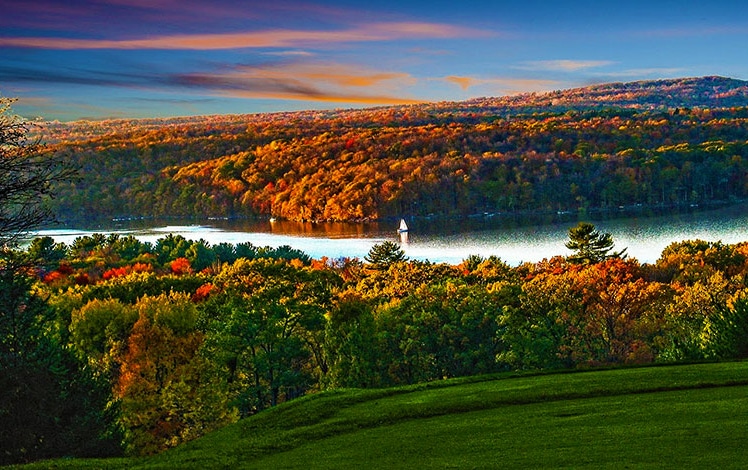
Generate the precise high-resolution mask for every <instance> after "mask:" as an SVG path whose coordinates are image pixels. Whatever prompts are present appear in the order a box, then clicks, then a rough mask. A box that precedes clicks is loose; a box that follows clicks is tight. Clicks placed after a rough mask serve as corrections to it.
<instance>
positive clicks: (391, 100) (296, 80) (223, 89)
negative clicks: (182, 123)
mask: <svg viewBox="0 0 748 470" xmlns="http://www.w3.org/2000/svg"><path fill="white" fill-rule="evenodd" d="M173 80H174V84H175V85H178V86H182V87H188V88H192V89H200V90H203V91H206V92H209V93H212V94H216V95H220V96H231V97H240V98H266V99H267V98H272V99H284V100H304V101H329V102H341V103H362V104H402V103H416V102H419V100H417V99H414V98H410V97H404V96H400V95H399V94H398V90H401V89H403V88H407V87H409V86H413V85H414V84H415V83H416V79H415V78H413V77H412V76H410V75H409V74H406V73H397V72H382V71H376V70H370V69H366V68H360V67H355V66H350V65H343V64H335V63H315V64H311V63H302V64H298V63H297V64H271V65H264V66H240V67H236V68H235V69H234V70H231V71H229V72H222V73H192V74H182V75H178V76H175V77H173Z"/></svg>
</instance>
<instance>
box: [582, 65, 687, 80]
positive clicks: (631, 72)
mask: <svg viewBox="0 0 748 470" xmlns="http://www.w3.org/2000/svg"><path fill="white" fill-rule="evenodd" d="M686 72H687V69H684V68H678V67H670V68H667V67H653V68H646V69H626V70H618V71H615V72H610V73H601V74H596V75H597V76H602V77H606V78H608V79H610V78H612V77H616V78H619V79H624V78H625V79H630V78H642V77H663V76H676V75H681V74H683V73H686Z"/></svg>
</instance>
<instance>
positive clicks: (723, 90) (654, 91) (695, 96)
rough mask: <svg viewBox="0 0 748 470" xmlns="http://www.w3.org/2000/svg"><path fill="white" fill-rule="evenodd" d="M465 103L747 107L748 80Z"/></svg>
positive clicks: (599, 88) (667, 82) (627, 85)
mask: <svg viewBox="0 0 748 470" xmlns="http://www.w3.org/2000/svg"><path fill="white" fill-rule="evenodd" d="M464 103H465V104H467V105H470V106H476V105H477V106H479V107H491V108H502V107H508V108H518V107H520V108H522V107H549V108H553V107H583V108H586V107H594V108H599V107H624V108H635V109H667V108H693V107H700V108H701V107H708V108H730V107H742V106H748V81H744V80H738V79H734V78H727V77H719V76H708V77H689V78H675V79H663V80H643V81H635V82H615V83H603V84H599V85H590V86H586V87H581V88H571V89H567V90H557V91H552V92H545V93H525V94H520V95H514V96H505V97H493V98H478V99H473V100H468V101H465V102H464Z"/></svg>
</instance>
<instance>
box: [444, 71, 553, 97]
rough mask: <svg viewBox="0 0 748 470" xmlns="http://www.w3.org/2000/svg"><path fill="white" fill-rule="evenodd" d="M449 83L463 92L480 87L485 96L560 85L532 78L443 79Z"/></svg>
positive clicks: (537, 89) (546, 88) (451, 76)
mask: <svg viewBox="0 0 748 470" xmlns="http://www.w3.org/2000/svg"><path fill="white" fill-rule="evenodd" d="M444 80H445V81H447V82H449V83H454V84H456V85H458V86H459V87H460V88H462V89H463V90H468V89H471V88H476V87H480V89H481V90H484V91H486V92H487V94H502V95H512V94H516V93H527V92H534V91H548V90H553V89H556V88H558V87H559V85H561V82H559V81H556V80H545V79H534V78H506V77H494V78H478V77H466V76H455V75H450V76H448V77H444Z"/></svg>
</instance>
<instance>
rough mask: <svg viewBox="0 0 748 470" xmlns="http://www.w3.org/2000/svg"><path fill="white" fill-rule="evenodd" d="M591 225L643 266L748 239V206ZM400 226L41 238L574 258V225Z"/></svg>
mask: <svg viewBox="0 0 748 470" xmlns="http://www.w3.org/2000/svg"><path fill="white" fill-rule="evenodd" d="M593 223H595V225H596V226H597V228H598V229H599V230H601V231H604V232H610V233H611V234H612V235H613V239H614V241H615V242H616V247H615V249H616V250H620V249H622V248H624V247H627V248H628V251H627V252H628V254H629V256H631V257H634V258H637V259H638V260H639V261H641V262H643V263H653V262H655V261H656V260H657V258H659V256H660V254H661V252H662V250H663V249H664V248H665V247H667V246H668V245H669V244H671V243H672V242H675V241H682V240H688V239H696V238H700V239H704V240H709V241H718V240H720V241H722V242H724V243H737V242H740V241H746V240H748V231H747V230H746V227H748V205H741V206H734V207H731V208H726V209H720V210H716V211H710V212H702V213H693V214H675V215H671V216H658V217H634V218H628V219H619V220H604V221H594V220H593ZM397 224H398V221H389V222H379V223H368V224H345V223H296V222H288V221H274V222H270V221H268V220H256V221H232V220H211V221H209V223H204V224H202V225H192V224H189V225H188V224H185V225H175V224H174V223H173V221H172V222H171V223H170V224H169V223H163V222H160V221H138V222H133V223H130V224H128V223H127V221H119V222H118V223H117V224H113V225H112V226H109V227H106V226H99V227H94V228H92V229H87V230H77V229H68V230H44V231H40V232H37V233H38V234H39V235H49V236H52V237H53V238H55V240H57V241H62V242H65V243H68V244H69V243H72V241H73V240H74V239H75V238H77V237H78V236H81V235H90V234H92V233H95V232H100V233H102V232H103V233H120V234H132V235H134V236H136V237H137V238H139V239H141V240H143V241H149V242H151V243H155V241H156V240H157V239H159V238H162V237H163V236H164V235H165V234H166V233H174V234H179V235H182V236H184V237H185V238H187V239H191V240H198V239H204V240H206V241H207V242H209V243H210V244H217V243H222V242H227V243H233V244H236V243H244V242H250V243H252V244H254V245H256V246H272V247H278V246H281V245H290V246H291V247H293V248H297V249H300V250H302V251H304V252H305V253H307V254H309V255H310V256H312V257H314V258H321V257H323V256H327V257H329V258H340V257H357V258H361V259H363V257H364V256H365V255H366V254H367V253H368V252H369V250H370V249H371V247H372V246H374V245H375V244H376V243H381V242H382V241H385V240H391V241H400V242H402V243H401V246H402V247H403V250H404V251H405V253H406V255H407V256H408V257H410V258H413V259H419V260H429V261H433V262H446V263H451V264H458V263H460V262H461V261H462V260H463V259H465V258H466V257H468V256H469V255H480V256H483V257H487V256H491V255H495V256H498V257H500V258H501V259H503V260H504V261H506V262H507V263H509V264H511V265H518V264H520V263H521V262H523V261H530V262H535V261H540V260H542V259H543V258H550V257H552V256H555V255H564V256H565V255H568V254H569V251H568V250H567V249H566V247H564V243H565V242H566V240H567V233H568V229H569V228H570V227H572V226H574V225H575V224H576V221H557V222H551V223H546V224H541V225H532V226H517V225H516V224H515V223H509V224H507V223H502V221H501V220H496V219H491V218H482V219H480V220H463V221H455V220H452V221H449V220H447V221H444V220H441V221H437V220H430V219H413V220H410V219H409V220H408V225H409V232H408V239H407V241H403V240H400V238H399V237H400V235H399V234H398V232H397V228H398V225H397Z"/></svg>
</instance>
